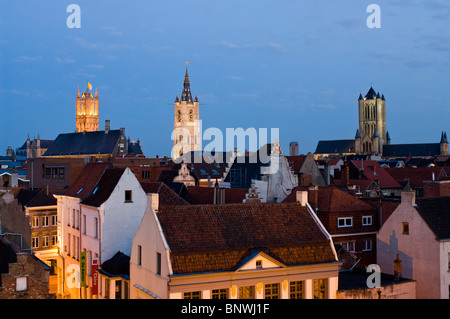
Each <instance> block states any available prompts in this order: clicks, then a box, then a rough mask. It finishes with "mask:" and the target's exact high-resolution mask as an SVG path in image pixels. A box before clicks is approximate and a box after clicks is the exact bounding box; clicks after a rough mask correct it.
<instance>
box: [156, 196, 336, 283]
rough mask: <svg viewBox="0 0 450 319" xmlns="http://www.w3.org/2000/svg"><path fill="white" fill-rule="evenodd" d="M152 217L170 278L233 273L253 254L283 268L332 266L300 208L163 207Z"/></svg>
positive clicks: (320, 236)
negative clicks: (169, 264) (156, 221)
mask: <svg viewBox="0 0 450 319" xmlns="http://www.w3.org/2000/svg"><path fill="white" fill-rule="evenodd" d="M157 216H158V219H159V222H160V225H161V228H162V230H163V232H164V235H165V238H166V240H167V243H168V246H169V247H170V250H171V254H170V258H171V262H172V269H173V272H174V274H175V275H176V274H189V273H199V272H211V271H215V272H217V271H235V270H236V269H237V268H238V267H239V265H241V263H242V261H243V260H245V258H246V257H248V256H249V255H251V254H252V253H253V252H254V250H255V249H258V250H259V251H261V252H264V253H265V254H267V255H269V256H271V257H272V258H274V259H275V260H278V261H279V262H281V263H283V264H284V265H287V266H293V265H302V264H315V263H329V262H336V257H335V255H334V251H333V249H332V247H331V242H330V240H329V239H328V238H327V237H326V236H325V235H324V233H323V232H322V230H321V228H320V227H319V226H318V224H317V223H316V222H315V220H314V219H313V218H312V216H311V215H310V214H309V212H308V211H307V209H306V207H302V206H301V205H300V204H299V203H277V204H226V205H192V206H165V207H161V208H160V209H159V211H158V214H157Z"/></svg>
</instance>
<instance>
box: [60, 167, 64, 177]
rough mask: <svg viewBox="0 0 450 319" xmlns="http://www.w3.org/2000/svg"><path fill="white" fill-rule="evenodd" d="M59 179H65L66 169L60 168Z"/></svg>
mask: <svg viewBox="0 0 450 319" xmlns="http://www.w3.org/2000/svg"><path fill="white" fill-rule="evenodd" d="M59 178H62V179H64V167H60V168H59Z"/></svg>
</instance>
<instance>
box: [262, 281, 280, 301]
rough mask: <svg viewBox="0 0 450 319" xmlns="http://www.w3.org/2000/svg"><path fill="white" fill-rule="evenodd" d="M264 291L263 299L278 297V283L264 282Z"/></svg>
mask: <svg viewBox="0 0 450 319" xmlns="http://www.w3.org/2000/svg"><path fill="white" fill-rule="evenodd" d="M264 292H265V299H280V284H278V283H277V284H266V285H265V287H264Z"/></svg>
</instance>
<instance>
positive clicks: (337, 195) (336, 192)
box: [283, 186, 373, 212]
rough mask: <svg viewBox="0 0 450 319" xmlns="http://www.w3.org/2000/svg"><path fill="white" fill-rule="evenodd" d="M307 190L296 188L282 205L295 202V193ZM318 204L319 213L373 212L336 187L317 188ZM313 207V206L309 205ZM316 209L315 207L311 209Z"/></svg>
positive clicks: (363, 203)
mask: <svg viewBox="0 0 450 319" xmlns="http://www.w3.org/2000/svg"><path fill="white" fill-rule="evenodd" d="M306 189H308V188H305V187H304V186H298V187H296V188H294V189H293V191H292V192H291V193H290V194H289V196H288V197H286V198H285V200H284V201H283V202H284V203H292V202H295V201H296V192H297V191H302V190H303V191H304V190H306ZM312 192H313V191H311V190H309V189H308V199H309V200H308V202H309V203H310V204H311V203H312V198H313V195H312ZM318 192H319V194H318V195H319V196H318V204H319V207H317V208H318V209H319V211H321V212H353V211H367V210H373V207H372V206H371V205H369V204H367V203H365V202H364V201H362V200H360V199H359V198H357V197H355V196H353V195H350V194H348V193H346V192H344V191H342V190H340V189H338V188H336V187H319V188H318ZM311 206H314V205H311ZM313 208H316V207H313Z"/></svg>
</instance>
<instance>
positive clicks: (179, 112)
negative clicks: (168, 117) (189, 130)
mask: <svg viewBox="0 0 450 319" xmlns="http://www.w3.org/2000/svg"><path fill="white" fill-rule="evenodd" d="M177 121H178V122H181V111H180V110H178V111H177Z"/></svg>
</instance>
